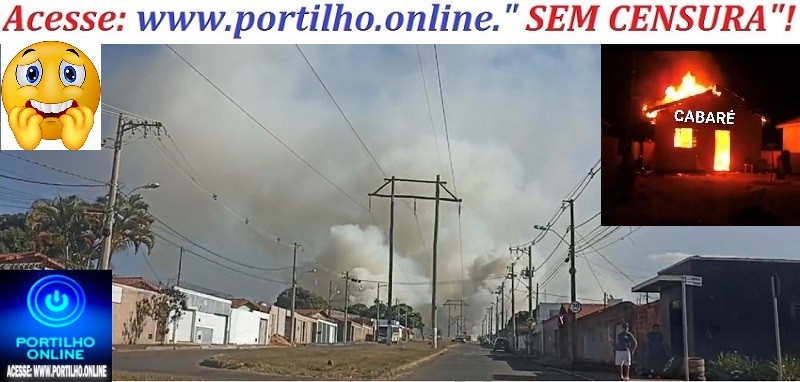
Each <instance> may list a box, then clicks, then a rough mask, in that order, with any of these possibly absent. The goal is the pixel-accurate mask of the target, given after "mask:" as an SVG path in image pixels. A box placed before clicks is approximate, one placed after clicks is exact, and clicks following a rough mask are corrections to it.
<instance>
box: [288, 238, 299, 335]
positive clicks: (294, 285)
mask: <svg viewBox="0 0 800 382" xmlns="http://www.w3.org/2000/svg"><path fill="white" fill-rule="evenodd" d="M293 247H294V250H293V255H292V314H291V316H292V318H291V319H292V334H291V335H290V337H291V339H290V340H289V341H290V342H291V344H292V345H294V335H295V334H294V331H295V319H294V311H295V300H296V298H297V248H298V247H299V245H298V244H297V243H294V245H293Z"/></svg>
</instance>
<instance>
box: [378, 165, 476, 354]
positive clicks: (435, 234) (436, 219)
mask: <svg viewBox="0 0 800 382" xmlns="http://www.w3.org/2000/svg"><path fill="white" fill-rule="evenodd" d="M383 180H384V181H385V183H384V184H383V185H382V186H381V187H379V188H378V189H377V190H375V192H373V193H371V194H369V196H374V197H380V198H389V199H390V200H391V204H390V213H389V215H390V216H389V284H388V285H389V286H388V288H389V299H388V301H389V303H390V304H391V301H392V300H391V298H392V269H393V268H392V267H393V265H392V264H393V260H394V246H393V244H394V241H393V240H394V239H393V237H394V232H393V231H394V200H395V199H420V200H433V201H435V204H436V205H435V214H434V222H433V269H432V270H433V277H432V280H431V333H432V337H433V338H432V344H433V348H434V349H436V348H437V340H438V328H437V322H436V277H437V272H436V262H437V248H438V244H439V243H438V241H439V203H440V202H443V201H444V202H454V203H461V202H462V200H461V199H459V198H457V197H456V196H455V195H453V193H452V192H450V191H449V190H448V189H447V187H445V185H446V184H447V182H443V181H442V180H441V176H439V175H436V180H435V181H431V180H419V179H400V178H397V177H395V176H392V177H391V178H384V179H383ZM397 182H401V183H425V184H434V185H435V186H436V192H435V196H433V197H431V196H424V195H413V194H409V195H397V194H396V190H395V183H397ZM387 185H391V193H390V194H388V195H387V194H380V192H381V190H382V189H383V188H384V187H386V186H387ZM441 190H444V191H445V192H446V193H447V194H449V195H450V197H444V198H443V197H441V193H440V191H441ZM391 329H392V326H391V323H390V324H389V326H388V330H389V333H391ZM391 343H392V341H386V345H387V346H388V345H391Z"/></svg>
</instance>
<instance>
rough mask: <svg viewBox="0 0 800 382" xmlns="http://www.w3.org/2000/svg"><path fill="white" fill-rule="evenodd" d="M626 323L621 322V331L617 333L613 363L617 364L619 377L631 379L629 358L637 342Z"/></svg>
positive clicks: (624, 379)
mask: <svg viewBox="0 0 800 382" xmlns="http://www.w3.org/2000/svg"><path fill="white" fill-rule="evenodd" d="M629 329H630V326H629V325H628V323H627V322H626V323H623V324H622V331H621V332H619V334H617V344H616V352H615V353H616V355H615V357H614V358H615V361H616V362H615V364H616V365H617V366H619V377H620V379H622V380H623V381H627V380H629V379H631V360H632V359H633V353H634V352H635V351H636V346H637V345H638V342H637V341H636V337H634V336H633V334H632V333H631V332H630V330H629Z"/></svg>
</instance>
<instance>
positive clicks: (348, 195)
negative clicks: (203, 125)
mask: <svg viewBox="0 0 800 382" xmlns="http://www.w3.org/2000/svg"><path fill="white" fill-rule="evenodd" d="M166 47H167V48H169V50H171V51H172V53H174V54H175V55H176V56H178V58H179V59H180V60H181V61H183V62H184V64H186V65H187V66H188V67H189V68H191V69H192V70H193V71H194V72H195V73H197V75H199V76H200V77H201V78H203V80H205V81H206V82H207V83H208V84H209V85H211V86H212V87H213V88H214V89H216V90H217V91H218V92H219V93H220V94H221V95H222V96H223V97H225V98H226V99H227V100H228V101H230V102H231V103H232V104H233V105H234V106H235V107H236V108H237V109H239V111H241V112H242V113H243V114H244V115H245V116H247V117H248V118H249V119H250V120H252V121H253V122H254V123H255V124H256V125H258V126H259V127H261V129H262V130H264V132H266V133H267V134H269V136H271V137H272V138H273V139H275V140H276V141H277V142H278V143H280V144H281V146H283V147H284V148H285V149H286V150H288V151H289V152H290V153H292V155H294V156H295V157H296V158H297V159H299V160H300V161H301V162H303V163H304V164H305V165H306V166H308V168H310V169H311V170H312V171H314V172H315V173H316V174H317V175H319V176H320V177H321V178H322V179H324V180H325V181H326V182H328V184H330V185H331V186H333V187H334V188H335V189H337V190H338V191H339V192H341V193H342V195H344V196H345V197H347V198H348V199H350V200H351V201H352V202H353V203H355V204H356V205H358V206H359V207H361V208H362V209H363V210H364V211H367V212H369V208H367V207H366V206H364V205H363V204H361V203H359V202H358V201H357V200H356V199H355V198H354V197H352V196H351V195H350V194H348V193H347V192H346V191H344V190H343V189H342V188H341V187H339V186H338V185H337V184H336V183H334V182H333V181H332V180H331V179H330V178H328V177H327V176H325V175H324V174H323V173H322V172H320V171H319V170H317V168H316V167H314V166H313V165H312V164H311V163H309V162H308V161H307V160H306V159H305V158H303V157H302V156H301V155H300V154H298V153H297V152H296V151H294V149H292V148H291V147H289V145H287V144H286V143H285V142H284V141H283V140H281V139H280V138H279V137H278V136H277V135H275V133H273V132H272V131H271V130H270V129H269V128H267V126H265V125H264V124H263V123H261V122H260V121H259V120H258V119H256V118H255V117H254V116H253V115H252V114H250V113H249V112H248V111H247V110H245V108H244V107H242V106H241V105H240V104H239V103H238V102H236V101H235V100H234V99H233V98H231V96H230V95H228V93H226V92H225V91H224V90H222V88H220V87H219V86H218V85H217V84H216V83H214V81H212V80H211V79H210V78H208V77H207V76H206V75H205V74H203V72H201V71H200V70H199V69H198V68H197V67H195V66H194V65H193V64H192V63H191V62H189V60H187V59H186V58H185V57H183V56H182V55H181V54H180V53H178V51H177V50H175V49H174V48H173V47H172V46H171V45H166Z"/></svg>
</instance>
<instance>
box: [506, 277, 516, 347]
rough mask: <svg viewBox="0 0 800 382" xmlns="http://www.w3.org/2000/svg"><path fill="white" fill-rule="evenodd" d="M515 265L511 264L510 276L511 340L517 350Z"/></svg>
mask: <svg viewBox="0 0 800 382" xmlns="http://www.w3.org/2000/svg"><path fill="white" fill-rule="evenodd" d="M514 264H515V263H511V273H509V274H508V278H510V279H511V326H512V328H511V336H512V337H511V339H512V340H513V343H514V344H513V345H512V347H513V348H514V349H516V348H517V311H516V307H515V305H514V304H515V303H514V301H515V298H514V295H515V294H516V293H514V292H515V289H514V278H515V277H516V275H515V274H514Z"/></svg>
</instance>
